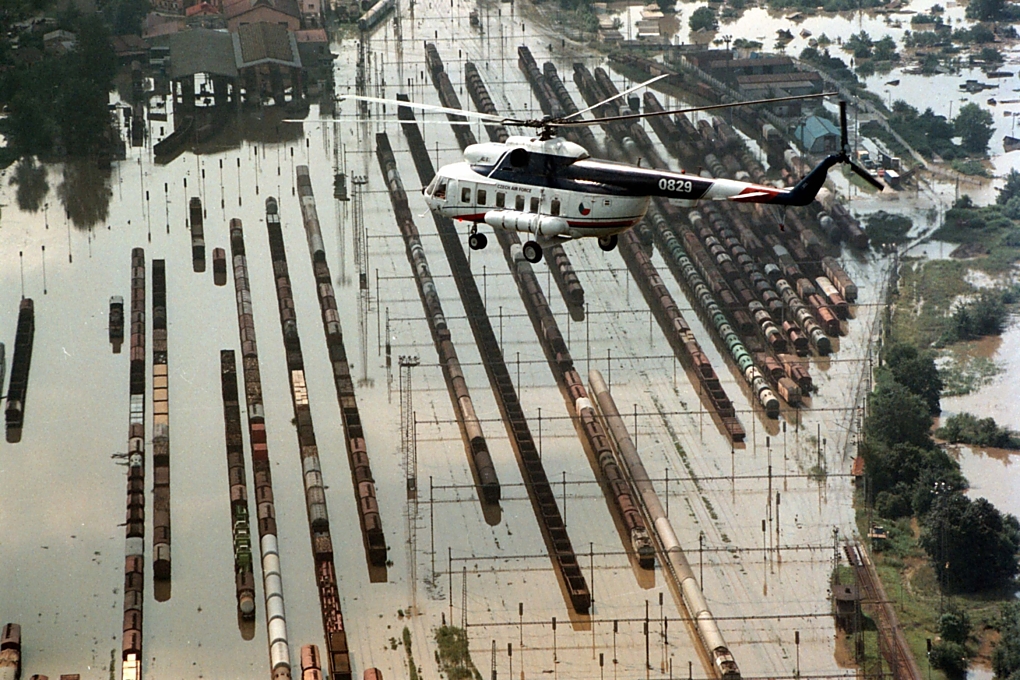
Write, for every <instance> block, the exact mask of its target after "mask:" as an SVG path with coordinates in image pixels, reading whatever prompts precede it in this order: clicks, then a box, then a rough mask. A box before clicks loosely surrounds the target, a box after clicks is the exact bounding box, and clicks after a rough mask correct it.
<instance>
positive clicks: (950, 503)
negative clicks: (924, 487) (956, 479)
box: [919, 487, 1020, 592]
mask: <svg viewBox="0 0 1020 680" xmlns="http://www.w3.org/2000/svg"><path fill="white" fill-rule="evenodd" d="M931 493H932V495H933V496H934V499H933V502H932V505H931V509H930V510H929V512H928V513H927V514H926V515H925V516H924V518H923V519H922V530H921V538H920V541H919V542H920V545H921V547H922V548H924V551H925V552H926V553H927V554H928V557H929V559H930V560H931V564H932V567H933V568H934V569H935V573H936V574H937V575H938V577H939V583H940V584H942V585H943V587H944V588H945V589H947V590H949V591H950V592H979V591H982V590H986V589H989V588H997V587H1000V586H1003V585H1005V584H1007V583H1009V582H1010V581H1012V579H1013V577H1015V576H1016V574H1017V572H1018V570H1020V567H1018V565H1017V551H1018V550H1020V523H1018V522H1017V519H1016V518H1015V517H1013V516H1012V515H1005V516H1003V515H1002V513H1000V512H999V511H998V509H996V508H995V506H994V505H992V504H991V503H989V502H988V500H986V499H984V498H979V499H977V500H976V501H971V500H970V499H969V498H967V497H966V496H964V495H963V494H961V493H957V492H954V491H949V490H943V489H941V487H935V488H933V489H932V490H931Z"/></svg>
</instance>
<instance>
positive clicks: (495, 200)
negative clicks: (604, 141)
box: [426, 162, 649, 238]
mask: <svg viewBox="0 0 1020 680" xmlns="http://www.w3.org/2000/svg"><path fill="white" fill-rule="evenodd" d="M439 176H440V177H442V178H443V179H445V180H446V181H447V187H446V192H445V194H446V195H445V197H444V198H436V197H435V196H434V195H433V196H428V197H427V199H426V200H427V201H428V203H429V207H430V208H431V209H432V210H434V211H436V212H438V213H439V214H441V215H443V216H444V217H449V218H451V219H456V220H464V221H468V222H486V223H488V224H490V225H492V226H494V227H495V226H497V224H494V222H497V221H499V222H500V225H499V226H502V225H506V226H505V227H503V228H507V229H511V230H514V231H523V232H528V233H533V234H536V235H537V236H558V237H561V238H582V237H586V236H595V237H599V236H609V235H612V234H618V233H620V232H622V231H626V230H627V229H629V228H631V227H633V226H634V225H635V224H637V223H638V222H639V221H640V220H641V218H642V217H644V216H645V213H646V212H647V211H648V204H649V197H647V196H636V197H635V196H620V195H615V196H614V195H604V194H590V193H584V192H579V191H570V190H566V189H554V188H551V187H544V186H537V185H533V184H523V183H511V182H502V181H499V180H492V179H490V178H488V177H486V176H484V175H481V174H479V173H477V172H475V171H474V170H472V169H471V165H470V164H469V163H467V162H461V163H454V164H451V165H447V166H444V167H443V168H442V169H441V170H440V174H439ZM486 216H488V218H487V217H486ZM518 216H519V217H518ZM543 218H545V219H543ZM515 220H516V221H515ZM511 224H518V225H520V226H521V227H522V228H520V229H514V228H512V227H510V225H511ZM525 225H535V228H533V229H532V228H525ZM543 227H544V229H543Z"/></svg>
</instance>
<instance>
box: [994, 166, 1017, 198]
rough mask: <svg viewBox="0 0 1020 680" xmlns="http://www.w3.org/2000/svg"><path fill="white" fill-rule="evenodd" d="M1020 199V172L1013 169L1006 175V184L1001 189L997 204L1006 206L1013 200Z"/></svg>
mask: <svg viewBox="0 0 1020 680" xmlns="http://www.w3.org/2000/svg"><path fill="white" fill-rule="evenodd" d="M1016 197H1020V172H1017V171H1016V168H1013V169H1012V170H1010V171H1009V174H1008V175H1006V183H1005V184H1004V185H1003V186H1002V188H1001V189H999V195H998V196H996V197H995V202H996V203H997V204H999V205H1006V204H1007V203H1009V200H1010V199H1011V198H1016Z"/></svg>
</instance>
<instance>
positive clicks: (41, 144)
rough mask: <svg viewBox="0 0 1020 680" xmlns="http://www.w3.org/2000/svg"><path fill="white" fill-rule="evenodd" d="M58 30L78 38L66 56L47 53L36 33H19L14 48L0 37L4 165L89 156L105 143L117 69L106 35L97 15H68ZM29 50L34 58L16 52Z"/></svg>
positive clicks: (0, 129) (0, 127) (0, 122)
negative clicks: (28, 159)
mask: <svg viewBox="0 0 1020 680" xmlns="http://www.w3.org/2000/svg"><path fill="white" fill-rule="evenodd" d="M60 27H61V28H64V29H66V30H69V31H71V32H73V33H75V35H76V37H77V45H76V47H75V48H74V49H73V50H70V51H68V52H66V53H64V54H50V53H46V52H45V51H44V50H43V49H42V47H43V46H42V36H41V35H40V34H39V32H32V31H25V32H23V33H22V34H21V36H19V43H20V47H19V49H18V50H12V49H10V45H9V42H7V38H6V36H5V37H4V38H3V40H4V42H5V43H7V44H6V45H5V47H4V48H3V49H0V108H6V110H7V116H6V118H4V119H2V120H0V133H2V134H3V135H5V136H6V138H7V147H6V148H5V149H3V150H0V153H2V154H3V155H2V157H0V165H2V166H6V165H8V164H10V163H11V162H13V161H14V160H16V159H17V158H20V157H24V156H38V157H40V158H43V159H46V158H54V157H62V156H65V155H67V156H91V155H95V154H97V153H99V152H100V151H102V150H104V149H105V148H106V145H107V144H108V143H109V139H110V136H111V134H112V133H111V130H110V113H109V110H108V108H107V105H108V103H109V92H110V90H111V89H112V88H113V78H114V75H115V74H116V71H117V59H116V57H115V55H114V53H113V49H112V47H111V46H110V34H109V31H108V29H107V27H106V25H105V24H104V23H103V21H102V19H101V18H100V17H99V16H98V15H96V14H89V15H82V14H77V13H66V14H65V15H63V16H62V17H61V18H60ZM35 43H38V45H36V44H35ZM29 47H36V49H37V50H38V54H40V55H41V57H40V58H39V59H38V60H26V59H23V58H21V56H20V54H18V53H21V54H24V53H25V50H26V49H28V48H29Z"/></svg>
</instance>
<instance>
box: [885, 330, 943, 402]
mask: <svg viewBox="0 0 1020 680" xmlns="http://www.w3.org/2000/svg"><path fill="white" fill-rule="evenodd" d="M883 358H884V359H885V363H886V366H887V367H888V368H889V371H890V372H891V373H892V377H893V379H894V380H895V381H896V382H898V383H899V384H901V385H903V386H904V387H906V388H907V389H908V390H910V391H911V392H913V393H914V394H916V395H917V396H919V397H921V398H922V399H924V401H925V403H926V404H928V409H929V411H930V412H931V414H932V415H938V414H939V413H941V412H942V409H941V408H940V407H939V396H940V395H941V394H942V379H941V378H939V370H938V369H937V368H936V367H935V356H934V355H933V354H932V353H930V352H918V351H917V348H916V347H914V346H913V345H911V344H908V343H905V342H897V343H893V344H892V345H890V346H888V347H887V348H886V349H885V351H884V353H883Z"/></svg>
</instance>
